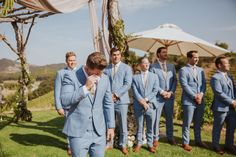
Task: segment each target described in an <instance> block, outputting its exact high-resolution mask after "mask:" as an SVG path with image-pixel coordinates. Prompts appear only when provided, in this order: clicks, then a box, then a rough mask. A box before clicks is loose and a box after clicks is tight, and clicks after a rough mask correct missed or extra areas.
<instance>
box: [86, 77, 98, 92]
mask: <svg viewBox="0 0 236 157" xmlns="http://www.w3.org/2000/svg"><path fill="white" fill-rule="evenodd" d="M96 81H97V76H96V75H91V76H89V77H88V78H87V80H86V83H85V86H86V88H87V89H88V90H91V89H92V88H93V86H94V84H95V83H96Z"/></svg>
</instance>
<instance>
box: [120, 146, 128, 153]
mask: <svg viewBox="0 0 236 157" xmlns="http://www.w3.org/2000/svg"><path fill="white" fill-rule="evenodd" d="M121 151H122V153H123V154H124V155H127V154H128V153H129V151H128V149H127V148H126V147H123V148H121Z"/></svg>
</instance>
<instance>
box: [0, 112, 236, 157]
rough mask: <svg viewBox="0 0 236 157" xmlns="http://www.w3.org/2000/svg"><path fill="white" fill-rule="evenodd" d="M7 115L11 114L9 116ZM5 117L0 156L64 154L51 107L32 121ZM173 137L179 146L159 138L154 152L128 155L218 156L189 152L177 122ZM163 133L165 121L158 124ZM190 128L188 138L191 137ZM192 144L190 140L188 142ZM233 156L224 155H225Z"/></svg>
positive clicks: (114, 156) (59, 121) (113, 153)
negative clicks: (17, 121)
mask: <svg viewBox="0 0 236 157" xmlns="http://www.w3.org/2000/svg"><path fill="white" fill-rule="evenodd" d="M8 116H9V117H10V116H11V115H8ZM7 123H8V122H7V120H6V118H5V119H4V121H2V122H0V157H64V156H67V154H66V140H65V136H64V135H63V134H62V133H61V130H62V127H63V123H64V119H63V118H62V117H59V116H58V115H57V113H56V112H55V111H54V110H47V111H37V112H36V111H35V112H33V121H32V122H19V124H14V123H11V124H8V125H7ZM174 129H175V133H174V134H175V136H176V140H177V142H178V146H170V145H169V144H167V143H166V140H165V138H162V139H161V141H160V147H159V149H158V151H157V153H156V154H150V153H149V152H148V151H147V150H146V149H145V147H144V148H143V149H142V150H141V152H140V153H133V152H132V149H130V153H129V155H128V156H129V157H144V156H146V157H149V156H150V157H152V156H159V157H185V156H186V157H211V156H214V157H215V156H216V157H217V156H220V155H218V154H216V153H214V152H213V151H211V150H207V149H201V148H198V147H195V146H193V150H192V152H186V151H184V150H183V149H182V148H181V127H180V125H178V124H176V125H175V127H174ZM161 132H162V133H163V132H164V124H163V123H162V125H161ZM192 132H193V131H192V130H191V139H193V135H192ZM203 139H204V141H206V142H207V143H208V144H209V146H210V140H211V132H210V131H204V132H203ZM191 144H192V145H193V141H191ZM120 156H124V155H122V153H121V152H120V151H119V150H117V149H113V150H109V151H107V152H106V157H120ZM230 156H233V155H230V154H225V155H224V157H230Z"/></svg>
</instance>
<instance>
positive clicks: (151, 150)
mask: <svg viewBox="0 0 236 157" xmlns="http://www.w3.org/2000/svg"><path fill="white" fill-rule="evenodd" d="M148 150H149V152H151V153H156V148H155V147H148Z"/></svg>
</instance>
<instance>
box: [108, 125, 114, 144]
mask: <svg viewBox="0 0 236 157" xmlns="http://www.w3.org/2000/svg"><path fill="white" fill-rule="evenodd" d="M114 136H115V132H114V129H113V128H112V129H108V130H107V142H111V141H112V139H113V138H114Z"/></svg>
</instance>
